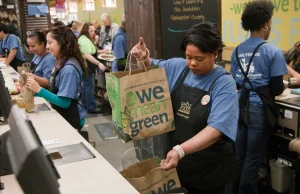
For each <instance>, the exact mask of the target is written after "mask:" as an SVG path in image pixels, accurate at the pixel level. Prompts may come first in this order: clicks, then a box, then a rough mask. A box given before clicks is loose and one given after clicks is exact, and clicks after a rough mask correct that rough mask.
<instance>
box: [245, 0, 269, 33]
mask: <svg viewBox="0 0 300 194" xmlns="http://www.w3.org/2000/svg"><path fill="white" fill-rule="evenodd" d="M273 11H274V5H273V3H272V1H269V0H259V1H257V0H256V1H252V2H249V3H247V4H246V7H245V10H244V12H243V14H242V18H241V19H242V26H243V28H244V30H246V31H248V30H250V31H251V32H252V31H256V30H260V29H261V28H262V27H263V25H264V24H265V23H267V22H269V21H270V20H271V18H272V16H273Z"/></svg>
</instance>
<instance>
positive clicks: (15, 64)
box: [1, 35, 26, 71]
mask: <svg viewBox="0 0 300 194" xmlns="http://www.w3.org/2000/svg"><path fill="white" fill-rule="evenodd" d="M9 36H10V35H7V37H6V41H7V39H8V37H9ZM3 42H4V40H3V41H2V42H1V48H2V52H3V53H4V54H5V57H6V58H7V57H8V55H9V53H10V51H9V49H8V48H7V46H6V48H3V47H2V46H3ZM25 62H26V61H21V60H19V59H17V57H16V56H15V58H14V59H13V60H12V61H11V62H10V64H9V65H10V66H12V67H13V68H14V69H15V70H16V71H18V67H20V66H22V65H23V63H25Z"/></svg>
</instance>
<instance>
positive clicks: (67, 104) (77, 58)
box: [26, 26, 86, 130]
mask: <svg viewBox="0 0 300 194" xmlns="http://www.w3.org/2000/svg"><path fill="white" fill-rule="evenodd" d="M47 49H48V50H49V52H50V54H51V55H52V56H53V57H55V59H56V64H55V66H54V68H53V70H52V75H51V77H50V88H49V90H50V91H48V90H46V89H44V88H42V87H41V86H40V85H39V84H38V83H37V82H36V81H35V80H33V79H28V80H27V83H26V87H28V88H29V89H31V90H32V91H34V92H36V93H37V95H38V96H40V97H43V98H45V99H46V100H48V101H49V102H50V103H51V106H52V108H54V109H55V110H56V111H57V112H59V113H60V114H61V115H62V116H63V117H64V118H65V119H66V120H67V121H68V122H69V123H70V124H71V125H72V126H73V127H74V128H75V129H78V130H80V129H81V128H82V126H83V124H84V118H85V115H86V111H85V110H84V108H83V107H82V106H81V105H80V104H79V102H78V98H79V94H80V90H81V81H82V77H83V75H84V73H86V68H85V66H84V59H83V57H82V55H81V52H80V49H79V45H78V43H77V38H76V37H75V35H74V34H73V32H72V30H71V29H69V28H67V27H65V26H57V27H53V28H52V29H51V30H50V31H49V32H48V34H47Z"/></svg>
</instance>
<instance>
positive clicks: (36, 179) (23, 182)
mask: <svg viewBox="0 0 300 194" xmlns="http://www.w3.org/2000/svg"><path fill="white" fill-rule="evenodd" d="M8 124H9V126H10V131H9V133H10V134H9V137H8V139H7V151H8V156H9V159H10V164H11V167H12V170H13V172H14V174H15V175H16V178H17V180H18V182H19V184H20V186H21V187H22V189H23V191H24V193H25V194H27V193H28V194H33V193H34V194H60V192H59V183H58V181H57V179H59V178H60V176H59V174H58V172H57V170H56V168H55V166H54V164H53V162H52V160H51V159H50V157H49V155H48V154H47V152H46V151H45V149H44V147H43V146H42V143H41V141H40V139H39V137H38V135H37V133H36V131H35V129H34V127H33V125H32V123H31V121H30V120H29V119H28V118H27V116H26V113H25V111H22V110H21V109H19V108H18V107H17V105H13V106H12V108H11V111H10V114H9V118H8Z"/></svg>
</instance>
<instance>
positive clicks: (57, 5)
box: [55, 0, 66, 13]
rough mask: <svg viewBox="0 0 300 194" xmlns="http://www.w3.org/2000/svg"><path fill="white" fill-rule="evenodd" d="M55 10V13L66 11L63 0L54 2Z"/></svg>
mask: <svg viewBox="0 0 300 194" xmlns="http://www.w3.org/2000/svg"><path fill="white" fill-rule="evenodd" d="M55 9H56V12H57V13H63V12H65V11H66V7H65V0H55Z"/></svg>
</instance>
